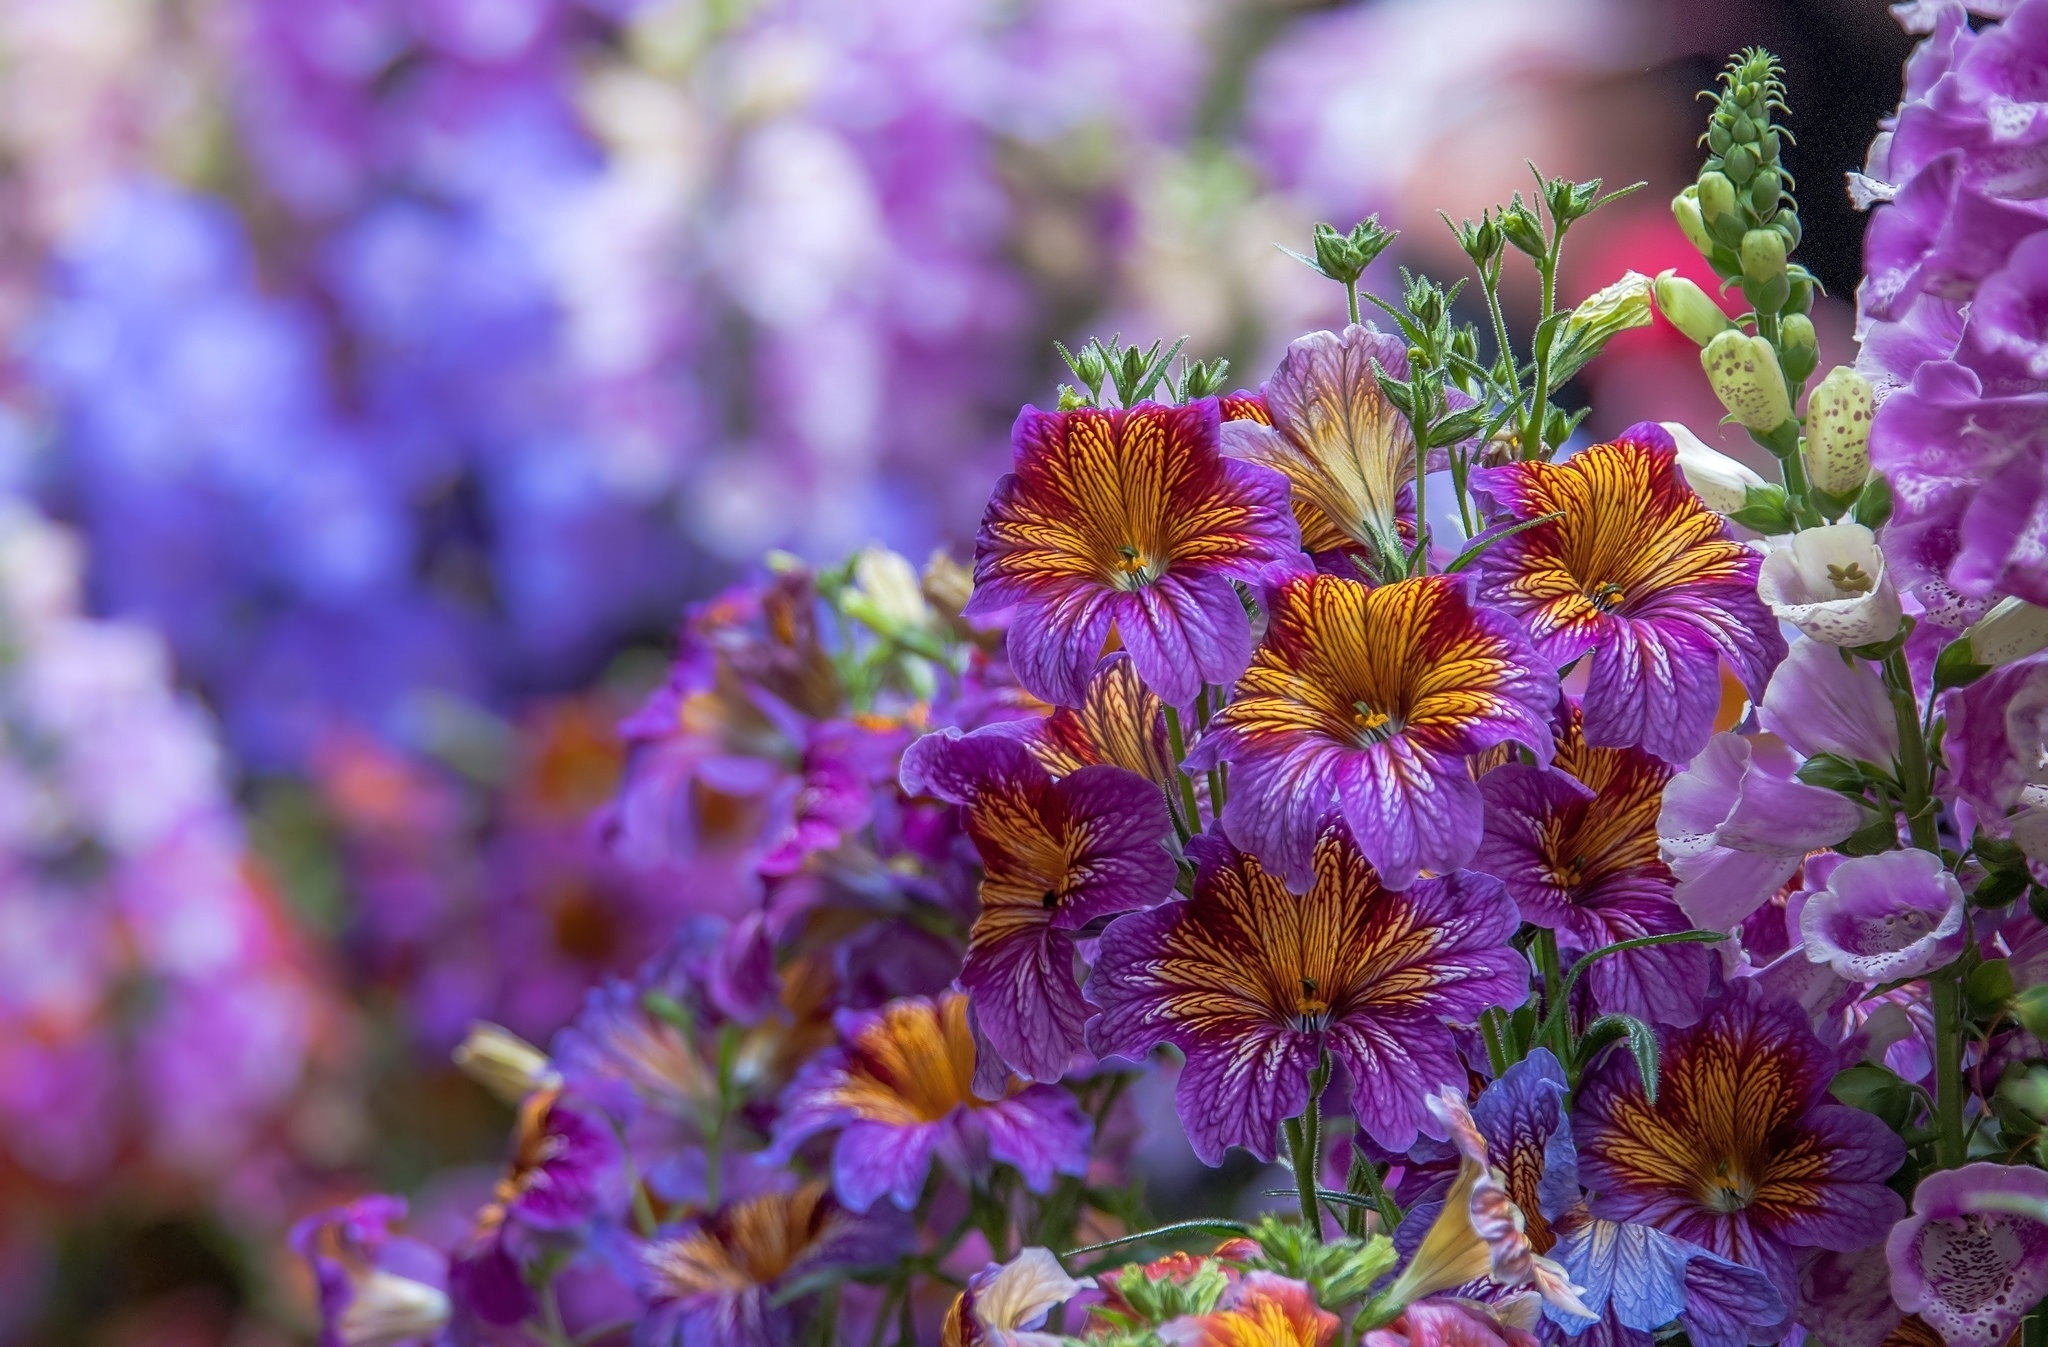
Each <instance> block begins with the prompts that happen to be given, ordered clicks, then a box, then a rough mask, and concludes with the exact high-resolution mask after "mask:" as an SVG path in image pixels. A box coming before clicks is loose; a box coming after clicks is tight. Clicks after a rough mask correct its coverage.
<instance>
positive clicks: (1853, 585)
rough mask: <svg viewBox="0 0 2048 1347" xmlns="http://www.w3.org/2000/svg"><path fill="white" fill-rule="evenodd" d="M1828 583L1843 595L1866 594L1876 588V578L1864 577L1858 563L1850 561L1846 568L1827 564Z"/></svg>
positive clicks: (1831, 563)
mask: <svg viewBox="0 0 2048 1347" xmlns="http://www.w3.org/2000/svg"><path fill="white" fill-rule="evenodd" d="M1828 583H1829V584H1831V585H1833V586H1834V587H1835V588H1836V589H1839V590H1841V591H1842V592H1843V593H1844V594H1868V593H1869V592H1870V591H1871V590H1873V589H1876V588H1877V577H1875V576H1871V575H1865V574H1864V573H1863V566H1862V563H1860V562H1855V561H1852V562H1850V563H1849V564H1848V565H1846V566H1837V565H1835V564H1834V563H1833V562H1829V563H1828Z"/></svg>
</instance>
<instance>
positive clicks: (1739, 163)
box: [1721, 142, 1757, 187]
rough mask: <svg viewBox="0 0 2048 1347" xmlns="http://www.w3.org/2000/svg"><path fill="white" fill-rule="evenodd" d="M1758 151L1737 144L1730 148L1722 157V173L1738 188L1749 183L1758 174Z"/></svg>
mask: <svg viewBox="0 0 2048 1347" xmlns="http://www.w3.org/2000/svg"><path fill="white" fill-rule="evenodd" d="M1756 168H1757V157H1756V151H1755V150H1753V149H1751V148H1750V147H1749V146H1747V145H1744V144H1741V143H1739V142H1738V143H1736V144H1734V145H1731V146H1729V147H1728V153H1727V154H1725V155H1723V156H1722V157H1721V171H1722V172H1723V173H1726V174H1727V175H1728V180H1729V181H1730V182H1732V183H1734V184H1735V185H1736V186H1737V187H1740V186H1742V185H1743V184H1744V183H1746V182H1748V181H1749V180H1750V178H1751V177H1752V176H1753V175H1754V174H1755V173H1756Z"/></svg>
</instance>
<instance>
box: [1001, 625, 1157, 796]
mask: <svg viewBox="0 0 2048 1347" xmlns="http://www.w3.org/2000/svg"><path fill="white" fill-rule="evenodd" d="M1163 712H1164V706H1163V704H1162V703H1161V702H1160V700H1159V694H1158V693H1156V692H1154V691H1152V689H1151V688H1149V687H1147V686H1145V680H1144V679H1142V678H1140V677H1139V676H1138V666H1137V665H1136V664H1134V663H1132V662H1131V657H1130V656H1129V655H1128V654H1126V653H1124V652H1123V651H1121V650H1119V651H1117V652H1116V653H1114V654H1112V655H1108V656H1106V657H1104V659H1103V661H1102V663H1101V664H1099V665H1097V666H1096V669H1095V673H1094V675H1093V676H1091V677H1090V678H1089V680H1088V691H1087V693H1086V695H1085V696H1083V697H1082V698H1081V704H1080V705H1079V706H1056V707H1054V708H1053V709H1052V713H1051V714H1050V715H1047V716H1044V717H1042V718H1040V719H1036V720H1005V721H1001V722H999V723H998V724H996V725H994V726H991V727H990V728H991V730H992V731H994V732H995V733H999V734H1010V735H1014V736H1015V737H1016V738H1017V739H1018V740H1019V741H1020V742H1021V743H1022V744H1023V745H1024V746H1025V747H1026V748H1028V749H1030V750H1031V756H1033V757H1035V758H1037V759H1038V761H1039V762H1040V763H1042V764H1044V766H1045V770H1046V771H1048V772H1051V773H1052V774H1053V775H1054V776H1056V777H1060V776H1065V775H1067V774H1068V773H1070V772H1076V771H1079V770H1080V769H1081V768H1083V767H1095V766H1100V765H1103V764H1107V765H1109V766H1112V767H1121V768H1123V769H1124V770H1126V771H1130V772H1136V773H1137V774H1138V775H1139V776H1142V777H1144V778H1145V779H1146V780H1147V781H1151V782H1155V783H1156V784H1158V786H1159V787H1160V788H1161V789H1162V790H1164V789H1166V788H1167V786H1168V785H1169V783H1170V782H1172V780H1173V777H1174V773H1175V771H1176V770H1177V769H1176V768H1175V766H1174V761H1173V752H1172V749H1171V747H1170V746H1169V742H1168V739H1167V734H1166V719H1165V716H1164V714H1163Z"/></svg>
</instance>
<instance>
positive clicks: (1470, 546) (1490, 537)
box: [1444, 510, 1564, 575]
mask: <svg viewBox="0 0 2048 1347" xmlns="http://www.w3.org/2000/svg"><path fill="white" fill-rule="evenodd" d="M1562 518H1564V511H1563V510H1552V511H1551V512H1550V513H1549V514H1540V515H1537V516H1536V517H1535V518H1534V519H1523V520H1519V521H1517V522H1515V523H1513V524H1510V525H1508V526H1507V527H1506V528H1504V529H1502V530H1500V532H1498V533H1489V534H1486V535H1485V536H1483V537H1479V538H1474V539H1473V540H1472V541H1471V542H1469V543H1467V544H1466V545H1465V550H1464V551H1462V552H1460V553H1458V556H1457V559H1456V560H1454V561H1453V562H1451V564H1450V565H1448V566H1446V567H1444V573H1445V574H1446V575H1456V574H1457V573H1458V572H1459V571H1462V570H1464V569H1465V568H1466V567H1467V566H1470V565H1471V564H1472V563H1473V562H1475V561H1477V560H1479V558H1480V557H1482V556H1484V555H1485V554H1486V550H1487V549H1488V548H1489V547H1492V546H1493V545H1494V544H1495V543H1497V542H1499V541H1500V540H1501V539H1503V538H1512V537H1513V536H1514V535H1516V534H1517V533H1520V532H1522V531H1523V530H1524V529H1532V528H1535V527H1536V526H1537V525H1538V524H1551V523H1555V522H1556V521H1558V520H1560V519H1562Z"/></svg>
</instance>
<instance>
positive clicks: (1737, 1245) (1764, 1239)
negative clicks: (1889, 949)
mask: <svg viewBox="0 0 2048 1347" xmlns="http://www.w3.org/2000/svg"><path fill="white" fill-rule="evenodd" d="M1662 1046H1663V1050H1662V1055H1661V1065H1660V1069H1659V1083H1658V1093H1657V1102H1656V1103H1654V1104H1652V1103H1651V1102H1650V1101H1649V1098H1648V1096H1647V1095H1646V1094H1645V1092H1644V1087H1643V1081H1642V1077H1641V1075H1640V1074H1639V1073H1638V1070H1637V1067H1636V1064H1635V1062H1634V1060H1633V1059H1632V1058H1631V1057H1630V1056H1629V1055H1628V1054H1626V1053H1609V1054H1608V1055H1607V1056H1606V1058H1605V1059H1603V1060H1602V1061H1601V1063H1600V1064H1599V1065H1598V1066H1597V1067H1595V1068H1594V1070H1593V1071H1591V1072H1589V1073H1588V1074H1587V1076H1586V1078H1585V1080H1584V1081H1583V1082H1582V1083H1581V1085H1580V1087H1579V1094H1578V1099H1577V1102H1576V1107H1575V1112H1574V1114H1573V1119H1572V1122H1573V1132H1574V1135H1575V1136H1576V1138H1577V1141H1578V1147H1579V1177H1580V1179H1581V1181H1583V1182H1584V1183H1585V1184H1586V1186H1587V1187H1588V1188H1590V1189H1592V1190H1593V1193H1594V1197H1593V1198H1592V1202H1591V1208H1592V1212H1593V1214H1594V1215H1595V1216H1599V1217H1604V1218H1607V1219H1610V1220H1618V1221H1632V1222H1639V1223H1641V1224H1644V1225H1649V1226H1654V1227H1656V1228H1657V1229H1659V1230H1661V1231H1664V1232H1665V1233H1666V1234H1670V1235H1675V1236H1677V1237H1678V1238H1680V1239H1683V1240H1686V1241H1689V1242H1691V1243H1693V1244H1697V1245H1700V1246H1701V1247H1703V1248H1705V1249H1706V1250H1708V1251H1709V1252H1711V1253H1716V1254H1719V1255H1720V1256H1721V1257H1723V1258H1727V1259H1730V1260H1732V1261H1734V1262H1738V1263H1742V1264H1744V1265H1746V1266H1749V1267H1753V1268H1756V1269H1758V1270H1760V1271H1762V1272H1764V1273H1766V1274H1768V1275H1769V1276H1770V1278H1771V1279H1772V1281H1773V1282H1774V1283H1775V1284H1776V1285H1777V1286H1778V1288H1779V1289H1780V1291H1781V1292H1782V1293H1783V1295H1784V1297H1785V1299H1786V1301H1787V1302H1788V1303H1789V1302H1790V1301H1791V1299H1792V1295H1793V1291H1794V1289H1795V1286H1796V1278H1795V1275H1794V1270H1795V1263H1796V1260H1797V1256H1798V1253H1799V1251H1800V1250H1803V1249H1814V1248H1820V1249H1833V1250H1836V1251H1837V1252H1848V1251H1850V1250H1853V1249H1860V1248H1863V1247H1864V1246H1866V1245H1867V1244H1868V1243H1869V1242H1870V1236H1871V1232H1872V1231H1875V1230H1881V1229H1884V1228H1885V1227H1887V1226H1889V1225H1890V1224H1891V1223H1892V1222H1893V1221H1895V1220H1897V1219H1898V1218H1899V1216H1900V1215H1901V1214H1902V1213H1903V1211H1904V1204H1903V1203H1902V1202H1900V1200H1899V1197H1898V1195H1897V1194H1896V1193H1894V1192H1892V1190H1891V1189H1890V1188H1888V1187H1886V1186H1885V1181H1886V1180H1887V1179H1889V1178H1890V1177H1891V1176H1892V1173H1893V1171H1894V1170H1896V1169H1897V1168H1898V1167H1899V1164H1900V1162H1901V1161H1902V1160H1904V1158H1905V1145H1904V1143H1902V1142H1901V1141H1900V1140H1899V1139H1898V1137H1896V1136H1895V1135H1893V1134H1892V1132H1891V1130H1890V1129H1889V1128H1887V1127H1886V1126H1885V1125H1884V1124H1883V1123H1882V1122H1880V1121H1878V1120H1877V1119H1876V1118H1874V1117H1872V1116H1871V1115H1870V1114H1868V1113H1865V1112H1863V1111H1862V1110H1860V1109H1854V1108H1848V1107H1845V1106H1843V1105H1840V1104H1836V1103H1834V1102H1832V1100H1831V1098H1830V1096H1829V1094H1828V1086H1829V1083H1830V1082H1831V1081H1832V1080H1833V1079H1834V1076H1835V1072H1836V1070H1837V1068H1838V1066H1839V1063H1838V1062H1837V1061H1836V1060H1835V1059H1834V1055H1833V1054H1832V1053H1830V1052H1829V1050H1828V1049H1826V1048H1824V1047H1823V1046H1822V1045H1821V1043H1820V1040H1819V1039H1817V1038H1815V1037H1814V1034H1813V1030H1812V1028H1811V1027H1810V1026H1809V1024H1808V1021H1807V1017H1806V1013H1805V1012H1804V1011H1803V1010H1801V1009H1800V1008H1799V1007H1798V1006H1797V1005H1794V1004H1791V1003H1789V1002H1785V1001H1777V1000H1771V999H1768V998H1767V997H1766V995H1765V994H1764V992H1763V990H1762V989H1761V988H1760V987H1758V986H1757V985H1756V984H1755V983H1754V982H1753V981H1751V980H1748V979H1737V980H1735V981H1734V982H1731V983H1729V984H1728V985H1727V986H1726V987H1725V988H1724V990H1723V991H1721V992H1720V993H1719V994H1718V995H1717V996H1716V997H1715V998H1714V999H1713V1000H1711V1001H1709V1002H1708V1004H1707V1006H1706V1011H1705V1014H1704V1015H1703V1017H1702V1018H1701V1020H1700V1022H1699V1023H1698V1024H1697V1025H1695V1026H1693V1027H1692V1028H1690V1029H1683V1030H1678V1031H1676V1032H1671V1033H1667V1034H1665V1035H1664V1037H1663V1045H1662Z"/></svg>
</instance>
